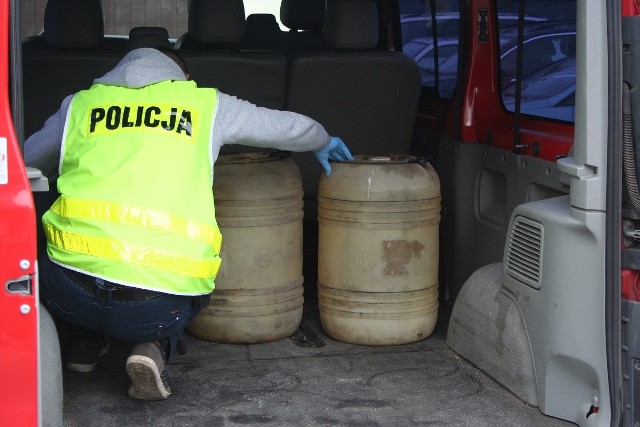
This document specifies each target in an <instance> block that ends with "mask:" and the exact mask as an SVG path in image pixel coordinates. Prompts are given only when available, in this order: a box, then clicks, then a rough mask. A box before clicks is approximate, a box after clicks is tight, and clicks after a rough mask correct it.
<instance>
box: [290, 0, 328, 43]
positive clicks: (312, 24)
mask: <svg viewBox="0 0 640 427" xmlns="http://www.w3.org/2000/svg"><path fill="white" fill-rule="evenodd" d="M324 15H325V2H324V0H282V3H280V21H282V25H284V26H285V27H287V28H288V29H289V31H288V32H285V33H284V46H283V48H281V51H283V52H285V53H286V54H287V55H289V54H292V53H296V52H304V51H318V50H329V49H330V46H329V44H328V43H327V42H326V41H325V39H324V36H323V34H322V27H323V24H324Z"/></svg>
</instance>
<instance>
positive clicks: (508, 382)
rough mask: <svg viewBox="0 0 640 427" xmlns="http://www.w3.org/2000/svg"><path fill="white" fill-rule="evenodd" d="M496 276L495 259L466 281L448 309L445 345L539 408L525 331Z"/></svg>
mask: <svg viewBox="0 0 640 427" xmlns="http://www.w3.org/2000/svg"><path fill="white" fill-rule="evenodd" d="M501 279H502V263H496V264H490V265H488V266H486V267H483V268H481V269H479V270H478V271H476V272H475V273H473V275H472V276H471V277H470V278H469V280H467V282H466V283H465V284H464V286H463V287H462V289H461V290H460V293H459V294H458V299H457V300H456V304H455V306H454V307H453V312H452V313H451V319H450V321H449V330H448V333H447V344H448V345H449V347H451V349H452V350H453V351H455V352H456V353H458V354H459V355H460V356H462V357H464V358H465V359H467V360H468V361H470V362H471V363H473V364H474V365H476V366H477V367H479V368H480V369H482V371H484V372H486V373H487V374H488V375H490V376H491V377H492V378H494V379H495V380H496V381H498V382H499V383H500V384H502V385H503V386H504V387H506V388H507V389H508V390H509V391H511V392H512V393H513V394H515V395H516V396H518V397H519V398H520V399H522V400H523V401H525V402H526V403H528V404H530V405H534V406H538V390H537V387H536V378H535V369H534V366H533V359H532V357H531V348H530V347H529V338H528V336H527V330H526V328H525V326H524V321H523V319H522V315H521V313H520V309H519V308H518V305H517V303H516V302H515V301H514V299H513V296H512V295H510V293H509V292H508V291H506V290H505V289H503V288H502V283H501Z"/></svg>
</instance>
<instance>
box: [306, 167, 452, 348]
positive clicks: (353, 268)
mask: <svg viewBox="0 0 640 427" xmlns="http://www.w3.org/2000/svg"><path fill="white" fill-rule="evenodd" d="M332 167H333V172H332V173H331V176H329V177H326V176H324V175H323V176H321V178H320V182H319V189H318V225H319V234H318V307H319V310H320V320H321V323H322V327H323V329H324V330H325V332H326V333H327V334H328V335H329V336H331V337H333V338H335V339H338V340H340V341H344V342H349V343H355V344H366V345H391V344H406V343H410V342H416V341H419V340H421V339H424V338H426V337H428V336H429V335H431V333H432V332H433V329H434V327H435V323H436V320H437V313H438V257H439V247H438V246H439V223H440V181H439V179H438V176H437V174H436V172H435V170H434V169H433V167H432V166H431V165H430V164H428V163H420V162H419V161H418V159H416V158H415V157H411V156H399V155H376V156H373V155H360V156H356V160H355V161H353V162H344V163H334V164H333V166H332Z"/></svg>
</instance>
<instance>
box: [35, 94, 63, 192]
mask: <svg viewBox="0 0 640 427" xmlns="http://www.w3.org/2000/svg"><path fill="white" fill-rule="evenodd" d="M72 99H73V95H69V96H68V97H66V98H65V99H64V101H62V105H61V107H60V109H59V110H58V111H57V112H56V113H55V114H54V115H52V116H51V117H49V118H48V119H47V121H46V122H45V123H44V127H43V128H42V129H40V130H39V131H38V132H36V133H34V134H33V135H31V136H30V137H29V138H28V139H27V140H26V141H25V143H24V162H25V164H26V165H27V166H30V167H33V168H37V169H40V171H42V174H43V175H44V176H46V177H47V178H49V181H53V180H55V179H56V178H57V177H58V169H59V165H60V148H61V146H62V137H63V133H64V124H65V120H66V117H67V110H68V109H69V105H70V104H71V100H72Z"/></svg>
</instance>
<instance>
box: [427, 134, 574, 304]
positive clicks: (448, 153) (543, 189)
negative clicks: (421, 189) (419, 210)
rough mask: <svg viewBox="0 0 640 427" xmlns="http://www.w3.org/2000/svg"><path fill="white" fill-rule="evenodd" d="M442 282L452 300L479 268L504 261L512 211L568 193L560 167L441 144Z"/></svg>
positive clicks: (448, 142)
mask: <svg viewBox="0 0 640 427" xmlns="http://www.w3.org/2000/svg"><path fill="white" fill-rule="evenodd" d="M436 169H437V171H438V175H439V177H440V183H441V188H442V219H441V225H440V230H441V260H442V262H441V265H440V271H441V282H442V283H443V284H444V285H446V286H447V287H448V289H449V290H450V292H451V297H453V298H455V296H456V295H457V294H458V292H459V291H460V288H461V287H462V285H463V283H464V282H465V281H466V280H467V279H468V278H469V276H471V274H472V273H473V272H474V271H475V270H477V269H478V268H480V267H483V266H485V265H487V264H492V263H496V262H500V261H502V255H503V252H504V245H505V238H506V235H507V228H508V227H507V226H508V223H509V218H510V217H511V212H512V211H513V209H514V208H515V207H516V206H518V205H519V204H521V203H526V202H529V201H534V200H540V199H543V198H546V197H556V196H558V195H561V194H567V193H568V191H569V188H568V187H567V186H566V185H563V184H562V183H561V174H560V172H559V171H558V169H557V167H556V164H555V163H552V162H549V161H545V160H540V159H536V158H531V157H526V156H521V155H517V154H513V153H511V152H509V151H506V150H504V149H500V148H496V147H492V146H487V145H483V144H473V143H472V144H463V143H459V142H455V141H453V140H450V139H443V140H442V142H441V146H440V151H439V153H438V162H437V164H436Z"/></svg>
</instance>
